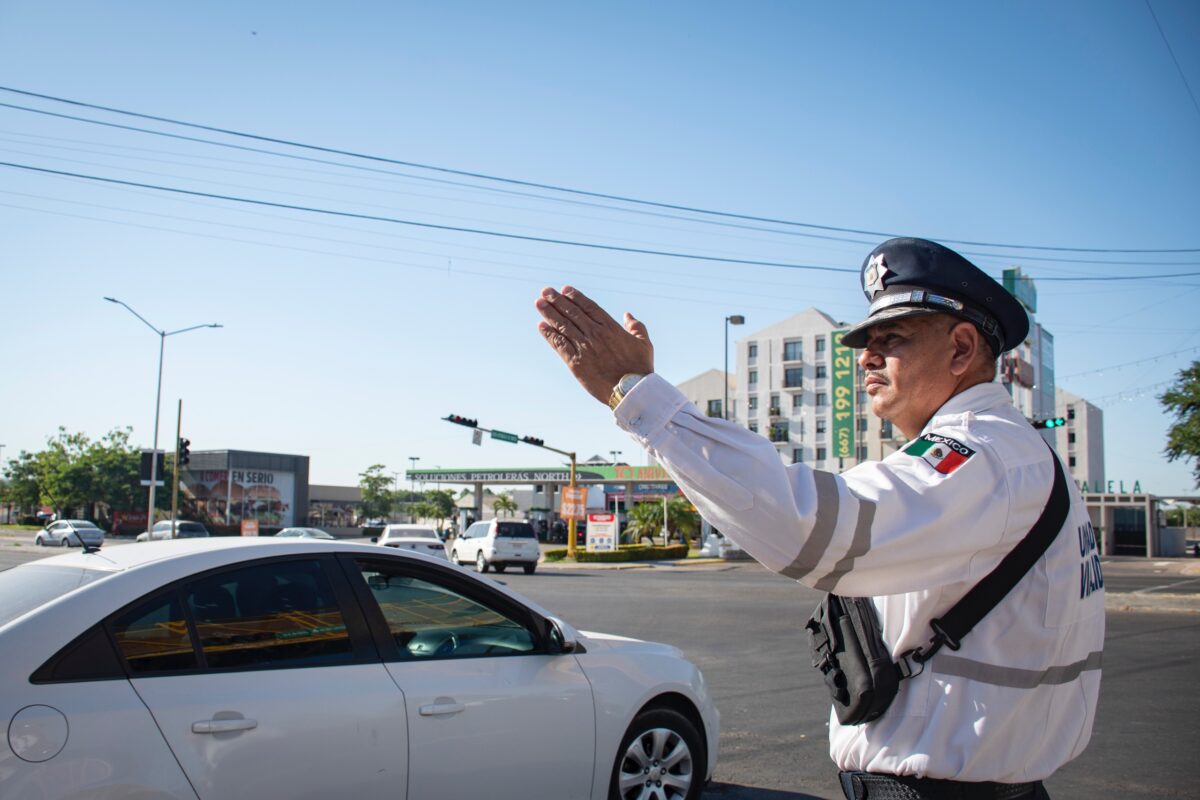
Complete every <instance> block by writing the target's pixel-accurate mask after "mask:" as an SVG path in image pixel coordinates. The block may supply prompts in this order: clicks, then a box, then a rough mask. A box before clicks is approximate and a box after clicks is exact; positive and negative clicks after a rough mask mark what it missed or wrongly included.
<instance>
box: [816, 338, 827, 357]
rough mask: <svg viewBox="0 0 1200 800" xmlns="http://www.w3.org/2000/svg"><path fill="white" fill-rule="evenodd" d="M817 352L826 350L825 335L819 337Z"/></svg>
mask: <svg viewBox="0 0 1200 800" xmlns="http://www.w3.org/2000/svg"><path fill="white" fill-rule="evenodd" d="M817 352H818V353H824V352H825V337H824V336H818V337H817Z"/></svg>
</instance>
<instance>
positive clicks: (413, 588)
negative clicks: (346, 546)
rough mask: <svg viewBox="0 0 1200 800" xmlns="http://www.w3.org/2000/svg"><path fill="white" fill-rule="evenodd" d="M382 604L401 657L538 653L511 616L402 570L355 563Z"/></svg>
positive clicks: (432, 579) (369, 562)
mask: <svg viewBox="0 0 1200 800" xmlns="http://www.w3.org/2000/svg"><path fill="white" fill-rule="evenodd" d="M355 564H356V565H357V566H358V569H359V570H360V572H361V575H362V578H363V581H364V582H365V583H366V586H367V588H368V590H369V591H370V593H371V596H372V597H374V599H375V602H376V603H378V605H379V610H380V611H381V612H382V614H383V619H384V621H385V622H386V624H387V629H388V634H389V636H390V637H391V638H392V640H393V641H395V643H396V647H397V650H398V651H399V655H400V658H401V659H403V660H409V659H426V658H466V657H471V656H511V655H519V654H521V653H529V652H532V651H534V650H535V649H536V647H537V643H536V641H535V639H534V636H533V634H532V633H531V632H530V631H529V629H528V628H526V627H525V625H523V624H522V623H520V622H518V621H517V620H515V619H513V618H512V616H511V615H510V614H506V613H504V612H503V611H501V610H498V609H496V608H493V607H492V606H490V605H489V604H487V603H485V602H483V601H480V600H476V599H473V598H470V597H467V596H465V595H464V594H463V593H461V592H459V591H457V590H456V589H454V588H453V587H452V586H449V585H447V584H445V583H443V582H441V581H440V580H438V579H437V578H436V577H434V576H430V577H429V578H424V577H416V576H415V575H413V574H411V569H405V568H404V567H403V565H399V564H387V563H383V562H379V561H372V560H367V559H358V560H356V561H355Z"/></svg>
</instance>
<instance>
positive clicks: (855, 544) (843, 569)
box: [813, 497, 875, 592]
mask: <svg viewBox="0 0 1200 800" xmlns="http://www.w3.org/2000/svg"><path fill="white" fill-rule="evenodd" d="M874 521H875V504H874V503H872V502H871V501H870V500H863V499H862V498H861V497H860V498H858V521H857V522H856V523H855V524H854V538H853V539H851V540H850V548H849V549H848V550H847V551H846V555H844V556H842V557H841V559H839V560H838V562H837V563H836V564H834V566H833V571H831V572H830V573H829V574H828V575H825V576H824V577H822V578H819V579H818V580H817V582H816V583H814V584H813V587H814V588H817V589H820V590H821V591H822V592H832V591H833V590H834V589H835V588H836V587H837V582H838V581H839V580H841V578H842V576H843V575H845V574H846V573H847V572H849V571H850V570H851V569H853V568H854V559H856V558H858V557H859V556H861V555H863V554H864V553H866V552H867V550H869V549H870V548H871V523H873V522H874Z"/></svg>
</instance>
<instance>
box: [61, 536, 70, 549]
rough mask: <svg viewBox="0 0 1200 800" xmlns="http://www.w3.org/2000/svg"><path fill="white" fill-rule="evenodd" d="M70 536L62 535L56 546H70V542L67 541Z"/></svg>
mask: <svg viewBox="0 0 1200 800" xmlns="http://www.w3.org/2000/svg"><path fill="white" fill-rule="evenodd" d="M70 538H71V537H69V536H64V537H62V541H60V542H59V543H58V546H59V547H70V546H71V542H70V541H69V539H70Z"/></svg>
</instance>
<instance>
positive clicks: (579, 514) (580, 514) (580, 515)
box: [558, 486, 588, 519]
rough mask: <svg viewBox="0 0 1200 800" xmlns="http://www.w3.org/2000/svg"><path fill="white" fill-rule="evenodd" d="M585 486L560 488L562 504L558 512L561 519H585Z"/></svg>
mask: <svg viewBox="0 0 1200 800" xmlns="http://www.w3.org/2000/svg"><path fill="white" fill-rule="evenodd" d="M587 492H588V490H587V488H586V487H584V486H576V487H575V488H574V489H572V488H571V487H570V486H564V487H563V488H562V504H561V505H560V506H559V509H558V513H559V515H560V516H561V517H562V518H563V519H587Z"/></svg>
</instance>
